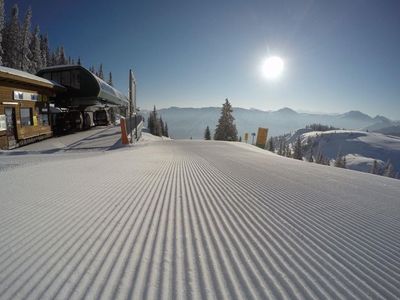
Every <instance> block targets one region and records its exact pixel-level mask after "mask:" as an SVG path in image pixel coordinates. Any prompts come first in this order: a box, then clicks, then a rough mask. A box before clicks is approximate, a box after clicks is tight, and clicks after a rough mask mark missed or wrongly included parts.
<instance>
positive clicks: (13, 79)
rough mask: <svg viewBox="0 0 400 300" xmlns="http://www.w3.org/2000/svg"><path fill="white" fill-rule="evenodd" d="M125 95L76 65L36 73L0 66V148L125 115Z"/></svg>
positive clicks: (12, 146)
mask: <svg viewBox="0 0 400 300" xmlns="http://www.w3.org/2000/svg"><path fill="white" fill-rule="evenodd" d="M128 106H129V99H128V98H127V97H126V96H125V95H124V94H122V93H121V92H120V91H118V90H117V89H115V88H114V87H112V86H110V85H109V84H107V83H106V82H105V81H103V80H102V79H100V78H99V77H97V76H96V75H94V74H93V73H91V72H90V71H89V70H87V69H86V68H84V67H82V66H80V65H63V66H54V67H48V68H45V69H42V70H40V71H39V72H38V74H37V76H35V75H32V74H29V73H26V72H23V71H20V70H16V69H11V68H6V67H0V149H12V148H16V147H18V146H22V145H25V144H28V143H31V142H35V141H39V140H41V139H44V138H48V137H51V136H52V135H53V134H62V133H67V132H71V131H75V130H84V129H88V128H90V127H92V126H96V125H108V124H111V123H113V122H114V121H115V118H116V116H117V115H124V116H126V112H127V109H128Z"/></svg>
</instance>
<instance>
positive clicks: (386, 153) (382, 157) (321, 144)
mask: <svg viewBox="0 0 400 300" xmlns="http://www.w3.org/2000/svg"><path fill="white" fill-rule="evenodd" d="M298 136H300V137H301V140H302V143H303V144H304V145H306V144H309V145H310V147H309V148H308V149H307V152H306V153H304V156H305V157H309V156H310V154H311V151H312V153H313V155H314V156H315V155H317V154H318V153H321V154H322V155H323V156H324V157H325V158H327V159H329V160H331V161H334V160H335V159H336V157H337V156H338V155H339V154H340V155H342V156H345V157H346V162H347V164H346V167H347V168H348V169H353V170H358V171H362V172H369V171H370V170H371V167H372V165H373V163H374V160H376V161H377V163H378V165H379V166H380V168H381V169H382V168H383V167H384V166H385V164H386V163H389V162H390V163H391V164H392V165H393V167H394V170H395V172H394V173H396V172H399V173H400V137H395V136H387V135H384V134H381V133H375V132H365V131H354V130H331V131H325V132H321V131H311V132H307V130H306V129H301V130H299V131H297V132H296V133H295V134H294V135H293V136H292V137H291V138H290V140H289V142H292V143H293V141H294V140H296V139H297V137H298Z"/></svg>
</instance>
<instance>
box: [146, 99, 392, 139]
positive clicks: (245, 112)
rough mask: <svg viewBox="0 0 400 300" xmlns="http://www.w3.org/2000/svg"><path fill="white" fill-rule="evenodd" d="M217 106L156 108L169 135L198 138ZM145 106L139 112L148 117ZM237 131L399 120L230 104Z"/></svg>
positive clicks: (363, 126)
mask: <svg viewBox="0 0 400 300" xmlns="http://www.w3.org/2000/svg"><path fill="white" fill-rule="evenodd" d="M220 111H221V108H220V107H213V106H209V107H201V108H196V107H178V106H171V107H169V108H162V109H159V110H158V113H159V115H161V116H162V118H163V121H164V122H167V123H168V128H169V133H170V135H171V136H172V137H173V138H177V139H181V138H183V139H185V138H195V139H199V138H200V139H201V138H203V135H204V130H205V128H206V127H207V126H209V127H210V129H211V131H213V130H214V129H215V127H216V124H217V121H218V118H219V115H220ZM149 112H150V111H149V110H143V111H142V114H143V115H144V117H145V118H146V120H147V118H148V115H149ZM233 116H234V117H235V123H236V127H237V129H238V135H239V136H244V133H245V132H248V133H251V132H257V128H258V127H266V128H269V136H271V135H272V136H274V135H280V134H284V133H289V132H294V131H296V130H297V129H299V128H303V127H304V126H306V125H309V124H312V123H320V124H324V125H331V126H335V127H338V128H344V129H358V130H370V131H374V130H382V129H383V128H386V127H390V126H395V125H399V124H400V122H399V121H393V120H390V119H389V118H387V117H384V116H380V115H376V116H375V117H371V116H370V115H368V114H365V113H363V112H361V111H355V110H352V111H349V112H345V113H341V114H329V113H304V112H297V111H295V110H293V109H291V108H289V107H283V108H281V109H279V110H275V111H271V110H269V111H264V110H259V109H248V108H241V107H233Z"/></svg>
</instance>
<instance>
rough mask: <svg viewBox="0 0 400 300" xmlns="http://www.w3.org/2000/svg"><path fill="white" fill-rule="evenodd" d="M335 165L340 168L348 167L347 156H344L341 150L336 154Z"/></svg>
mask: <svg viewBox="0 0 400 300" xmlns="http://www.w3.org/2000/svg"><path fill="white" fill-rule="evenodd" d="M334 166H335V167H338V168H346V156H343V155H342V154H341V152H340V151H339V152H338V154H337V156H336V159H335V162H334Z"/></svg>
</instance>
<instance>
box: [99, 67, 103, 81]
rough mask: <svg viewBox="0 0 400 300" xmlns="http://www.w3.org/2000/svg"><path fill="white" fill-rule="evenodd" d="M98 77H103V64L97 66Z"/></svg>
mask: <svg viewBox="0 0 400 300" xmlns="http://www.w3.org/2000/svg"><path fill="white" fill-rule="evenodd" d="M99 78H100V79H104V72H103V64H100V67H99Z"/></svg>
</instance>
